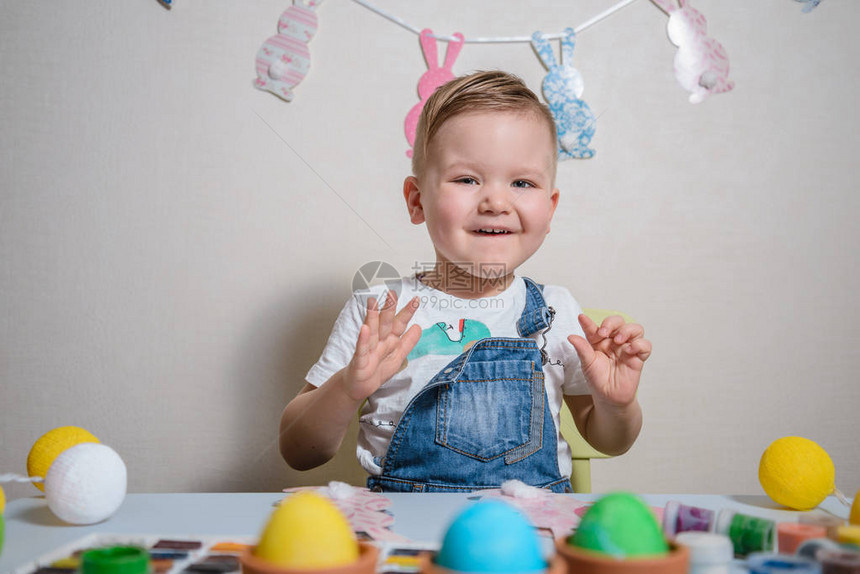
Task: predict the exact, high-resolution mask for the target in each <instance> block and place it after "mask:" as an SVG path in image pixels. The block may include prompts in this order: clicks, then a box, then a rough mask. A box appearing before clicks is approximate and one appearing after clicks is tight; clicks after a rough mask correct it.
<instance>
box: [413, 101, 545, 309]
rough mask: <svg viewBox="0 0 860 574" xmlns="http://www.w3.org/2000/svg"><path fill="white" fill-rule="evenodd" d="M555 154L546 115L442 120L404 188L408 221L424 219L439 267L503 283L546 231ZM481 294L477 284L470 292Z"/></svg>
mask: <svg viewBox="0 0 860 574" xmlns="http://www.w3.org/2000/svg"><path fill="white" fill-rule="evenodd" d="M555 154H556V143H555V141H553V139H552V137H551V131H550V129H549V127H548V126H547V124H546V121H545V120H544V119H543V118H540V117H539V116H537V115H536V114H533V113H520V112H511V111H498V112H480V113H469V114H463V115H459V116H455V117H453V118H451V119H449V120H448V121H446V122H445V123H444V124H443V125H442V127H440V128H439V131H438V132H437V133H436V134H435V136H434V137H433V139H432V140H431V142H430V145H429V147H428V150H427V158H426V162H425V169H424V173H423V174H422V176H421V177H420V178H417V177H414V176H413V177H409V178H407V179H406V181H405V182H404V187H403V192H404V196H405V197H406V203H407V206H408V208H409V214H410V218H411V220H412V222H413V223H416V224H419V223H426V225H427V231H428V232H429V233H430V238H431V240H432V241H433V246H434V247H435V250H436V263H437V271H438V270H440V269H439V267H440V265H441V266H444V267H445V268H452V267H453V266H452V265H450V264H453V265H454V266H457V267H459V270H460V272H461V273H462V272H464V271H465V272H466V273H469V274H471V275H474V276H477V277H482V278H483V279H491V280H494V281H495V282H496V285H499V284H501V285H500V286H501V289H504V288H505V287H506V286H507V284H508V280H509V279H510V278H511V277H512V276H513V273H514V270H515V269H516V268H517V267H519V266H520V265H521V264H522V263H523V262H524V261H526V260H527V259H528V258H529V257H531V256H532V255H533V254H534V253H535V252H536V251H537V250H538V248H539V247H540V246H541V244H542V243H543V240H544V238H545V237H546V234H547V233H549V227H550V221H551V220H552V215H553V213H554V212H555V207H556V205H557V203H558V190H557V189H554V187H553V186H554V183H555ZM503 278H504V279H506V280H505V281H500V280H501V279H503ZM487 294H488V293H485V292H483V288H481V289H479V292H477V293H473V294H472V296H482V295H487ZM457 295H459V296H462V297H468V296H469V294H468V293H460V292H458V293H457Z"/></svg>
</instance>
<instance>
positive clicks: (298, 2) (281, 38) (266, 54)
mask: <svg viewBox="0 0 860 574" xmlns="http://www.w3.org/2000/svg"><path fill="white" fill-rule="evenodd" d="M321 3H322V0H308V1H307V3H304V2H302V0H293V5H292V6H290V7H289V8H287V9H286V10H285V11H284V12H283V14H281V17H280V18H279V19H278V34H277V36H271V37H269V38H267V39H266V41H265V42H263V45H262V46H261V47H260V49H259V50H258V51H257V59H256V70H257V79H256V80H255V81H254V86H255V87H256V88H258V89H260V90H265V91H267V92H271V93H273V94H275V95H276V96H278V97H279V98H281V99H283V100H285V101H287V102H290V101H292V99H293V95H294V94H293V88H295V87H296V86H297V85H298V83H299V82H301V81H302V80H303V79H304V77H305V75H307V73H308V69H309V68H310V65H311V53H310V50H309V49H308V42H309V41H310V39H311V38H313V35H314V34H315V33H316V31H317V25H318V24H317V16H316V14H315V10H316V9H317V7H318V6H319V5H320V4H321Z"/></svg>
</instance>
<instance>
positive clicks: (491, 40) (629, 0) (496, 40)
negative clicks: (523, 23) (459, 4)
mask: <svg viewBox="0 0 860 574" xmlns="http://www.w3.org/2000/svg"><path fill="white" fill-rule="evenodd" d="M636 1H637V0H621V2H618V3H617V4H615V5H614V6H612V7H611V8H608V9H606V10H604V11H603V12H601V13H600V14H598V15H596V16H594V17H593V18H590V19H588V20H587V21H585V22H583V23H582V24H580V25H579V26H577V27H576V28H574V29H573V30H574V32H576V33H577V34H579V33H580V32H582V31H583V30H586V29H588V28H590V27H592V26H594V25H595V24H597V23H598V22H600V21H602V20H605V19H606V18H608V17H609V16H612V15H613V14H615V13H616V12H618V11H619V10H621V9H622V8H626V7H627V6H629V5H631V4H633V3H634V2H636ZM353 2H355V3H356V4H360V5H361V6H364V7H365V8H367V9H368V10H370V11H371V12H374V13H376V14H379V15H380V16H382V17H383V18H385V19H387V20H390V21H391V22H394V23H395V24H397V25H398V26H401V27H403V28H406V29H407V30H409V31H411V32H413V33H415V34H418V35H420V34H421V29H420V28H418V27H417V26H413V25H411V24H409V23H408V22H406V21H405V20H403V19H402V18H400V17H398V16H394V15H392V14H390V13H388V12H386V11H384V10H382V9H381V8H378V7H376V6H374V5H373V4H371V3H370V2H368V0H353ZM565 35H566V34H565V33H564V32H559V33H556V34H544V38H546V39H547V40H558V39H561V38H563V37H565ZM431 37H432V38H434V39H436V40H440V41H443V42H458V41H461V40H460V39H458V38H457V37H455V36H437V35H431ZM531 41H532V37H531V36H499V37H479V38H462V42H464V43H466V44H502V43H515V42H523V43H526V42H531Z"/></svg>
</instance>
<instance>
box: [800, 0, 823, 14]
mask: <svg viewBox="0 0 860 574" xmlns="http://www.w3.org/2000/svg"><path fill="white" fill-rule="evenodd" d="M796 1H797V2H803V3H805V4H806V5H805V6H804V7H803V10H801V12H804V13H809V12H812V10H813V9H814V8H816V7H817V6H818V5H819V4H821V0H796Z"/></svg>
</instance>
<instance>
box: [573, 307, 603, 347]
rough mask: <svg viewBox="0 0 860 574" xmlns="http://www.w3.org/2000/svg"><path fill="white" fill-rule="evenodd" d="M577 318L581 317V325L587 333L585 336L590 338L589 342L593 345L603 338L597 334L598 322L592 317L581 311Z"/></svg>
mask: <svg viewBox="0 0 860 574" xmlns="http://www.w3.org/2000/svg"><path fill="white" fill-rule="evenodd" d="M577 318H578V319H579V326H580V327H582V332H583V333H585V338H586V339H588V342H589V343H591V344H592V345H593V344H594V343H597V342H598V341H600V339H602V337H600V336H599V335H598V334H597V329H598V326H597V323H595V322H594V321H592V320H591V317H589V316H588V315H586V314H585V313H580V314H579V317H577Z"/></svg>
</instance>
